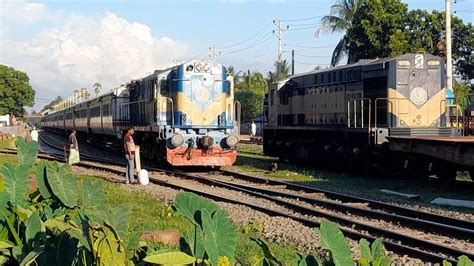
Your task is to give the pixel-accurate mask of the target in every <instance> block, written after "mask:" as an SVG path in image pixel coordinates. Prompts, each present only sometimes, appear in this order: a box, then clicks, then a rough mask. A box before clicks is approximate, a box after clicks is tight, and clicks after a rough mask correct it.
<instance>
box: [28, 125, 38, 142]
mask: <svg viewBox="0 0 474 266" xmlns="http://www.w3.org/2000/svg"><path fill="white" fill-rule="evenodd" d="M30 136H31V140H34V141H36V142H38V130H36V127H33V130H31V132H30Z"/></svg>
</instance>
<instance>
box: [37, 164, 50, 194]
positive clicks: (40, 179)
mask: <svg viewBox="0 0 474 266" xmlns="http://www.w3.org/2000/svg"><path fill="white" fill-rule="evenodd" d="M48 167H49V168H50V170H49V171H53V166H51V165H50V164H48V163H47V162H46V161H41V162H40V163H39V164H38V166H36V167H35V173H36V181H37V183H38V188H39V191H40V193H41V196H43V198H44V199H49V198H51V188H50V187H49V185H48V182H47V180H46V176H47V172H48Z"/></svg>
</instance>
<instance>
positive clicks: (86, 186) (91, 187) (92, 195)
mask: <svg viewBox="0 0 474 266" xmlns="http://www.w3.org/2000/svg"><path fill="white" fill-rule="evenodd" d="M81 194H82V197H81V199H82V204H83V206H84V207H86V208H88V207H92V206H97V205H101V204H102V202H103V201H104V190H103V189H102V185H101V184H100V182H98V181H94V182H93V181H90V180H88V179H84V181H83V182H82V193H81Z"/></svg>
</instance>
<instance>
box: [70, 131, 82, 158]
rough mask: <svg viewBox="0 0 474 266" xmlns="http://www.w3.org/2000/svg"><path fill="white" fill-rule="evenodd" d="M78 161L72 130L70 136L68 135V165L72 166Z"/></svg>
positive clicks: (76, 145)
mask: <svg viewBox="0 0 474 266" xmlns="http://www.w3.org/2000/svg"><path fill="white" fill-rule="evenodd" d="M79 161H80V157H79V145H78V143H77V138H76V130H75V129H73V130H72V132H71V135H69V159H68V163H69V164H70V165H73V164H75V163H78V162H79Z"/></svg>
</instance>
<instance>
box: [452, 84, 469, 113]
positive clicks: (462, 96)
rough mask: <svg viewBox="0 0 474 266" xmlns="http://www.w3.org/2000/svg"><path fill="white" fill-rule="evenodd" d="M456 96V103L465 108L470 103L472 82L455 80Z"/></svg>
mask: <svg viewBox="0 0 474 266" xmlns="http://www.w3.org/2000/svg"><path fill="white" fill-rule="evenodd" d="M453 87H454V88H453V89H454V96H455V98H456V103H457V104H459V106H460V107H461V108H462V109H464V108H466V107H467V106H468V105H469V95H470V94H471V84H470V83H469V82H455V83H454V86H453Z"/></svg>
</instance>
